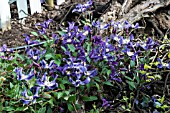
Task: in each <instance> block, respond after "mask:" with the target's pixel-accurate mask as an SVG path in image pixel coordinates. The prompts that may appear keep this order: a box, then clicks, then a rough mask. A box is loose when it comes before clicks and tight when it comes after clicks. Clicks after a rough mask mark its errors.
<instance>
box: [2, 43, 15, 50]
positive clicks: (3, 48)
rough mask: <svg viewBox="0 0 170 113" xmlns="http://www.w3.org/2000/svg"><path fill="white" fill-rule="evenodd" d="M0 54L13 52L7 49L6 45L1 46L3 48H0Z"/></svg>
mask: <svg viewBox="0 0 170 113" xmlns="http://www.w3.org/2000/svg"><path fill="white" fill-rule="evenodd" d="M0 52H13V50H12V49H9V48H7V45H6V44H3V46H2V47H0Z"/></svg>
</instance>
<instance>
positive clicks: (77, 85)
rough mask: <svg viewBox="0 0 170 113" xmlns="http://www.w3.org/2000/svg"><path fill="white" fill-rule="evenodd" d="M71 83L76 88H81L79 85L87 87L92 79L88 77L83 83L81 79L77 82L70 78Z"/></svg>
mask: <svg viewBox="0 0 170 113" xmlns="http://www.w3.org/2000/svg"><path fill="white" fill-rule="evenodd" d="M69 81H70V82H71V83H72V84H73V85H74V86H75V87H79V85H85V84H88V83H89V82H90V77H87V78H86V79H85V80H84V81H81V80H80V79H76V80H75V81H74V80H73V79H72V78H71V77H69Z"/></svg>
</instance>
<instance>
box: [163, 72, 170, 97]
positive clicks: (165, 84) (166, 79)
mask: <svg viewBox="0 0 170 113" xmlns="http://www.w3.org/2000/svg"><path fill="white" fill-rule="evenodd" d="M169 75H170V73H168V75H167V76H166V78H165V83H164V89H163V94H164V95H165V90H166V86H167V81H168V78H169Z"/></svg>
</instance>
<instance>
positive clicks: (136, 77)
mask: <svg viewBox="0 0 170 113" xmlns="http://www.w3.org/2000/svg"><path fill="white" fill-rule="evenodd" d="M133 76H134V77H135V79H136V80H137V83H138V84H139V83H140V78H139V77H138V76H137V75H136V74H133Z"/></svg>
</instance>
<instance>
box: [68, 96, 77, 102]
mask: <svg viewBox="0 0 170 113" xmlns="http://www.w3.org/2000/svg"><path fill="white" fill-rule="evenodd" d="M68 101H69V102H75V101H76V95H72V96H70V97H69V99H68Z"/></svg>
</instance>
